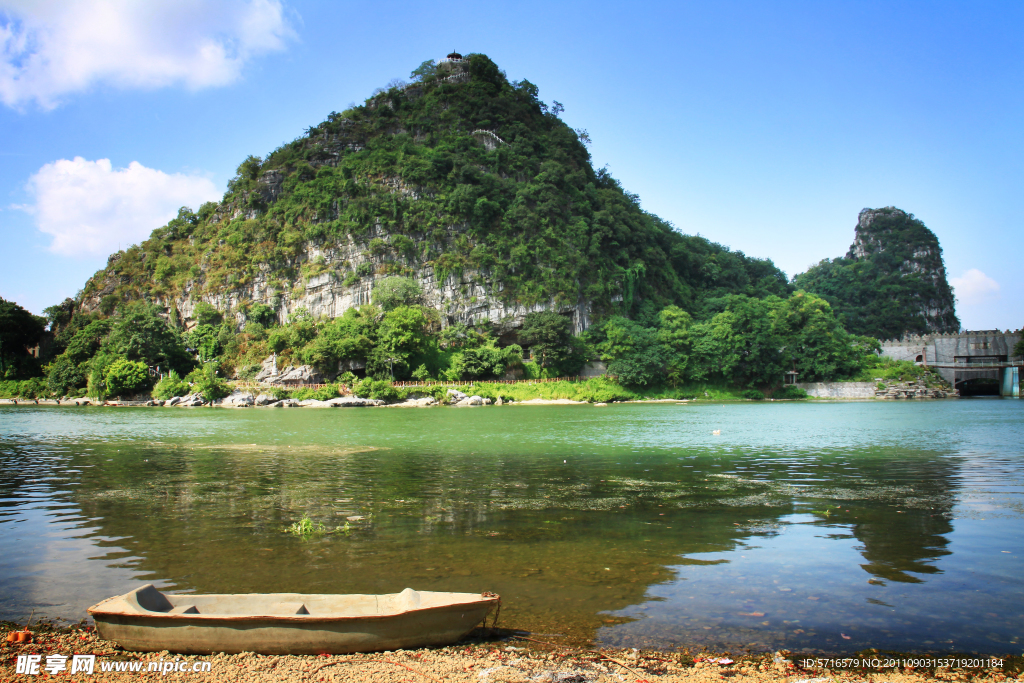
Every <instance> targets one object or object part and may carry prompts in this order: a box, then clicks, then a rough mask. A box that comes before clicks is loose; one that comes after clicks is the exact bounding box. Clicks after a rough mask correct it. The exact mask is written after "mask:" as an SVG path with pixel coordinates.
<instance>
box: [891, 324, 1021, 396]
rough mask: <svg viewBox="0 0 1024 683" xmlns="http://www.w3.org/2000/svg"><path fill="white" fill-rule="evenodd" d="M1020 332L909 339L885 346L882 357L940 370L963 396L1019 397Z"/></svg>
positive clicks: (976, 331)
mask: <svg viewBox="0 0 1024 683" xmlns="http://www.w3.org/2000/svg"><path fill="white" fill-rule="evenodd" d="M1020 338H1021V331H1020V330H1017V331H1015V332H1011V331H1009V330H1007V331H1006V332H1000V331H999V330H972V331H966V332H960V333H958V334H924V335H908V336H906V337H904V338H903V339H890V340H886V341H883V342H882V355H883V356H885V357H887V358H892V359H894V360H907V361H911V362H914V363H918V364H919V365H926V366H928V367H932V368H935V369H936V370H938V372H939V374H940V375H942V378H943V379H945V380H946V381H947V382H949V383H950V384H952V385H953V387H954V388H955V389H956V390H957V392H958V393H959V394H960V395H961V396H1018V397H1019V396H1020V369H1021V367H1022V366H1024V361H1022V359H1021V358H1020V357H1015V356H1012V355H1011V354H1012V353H1013V347H1014V346H1016V344H1017V342H1018V341H1020Z"/></svg>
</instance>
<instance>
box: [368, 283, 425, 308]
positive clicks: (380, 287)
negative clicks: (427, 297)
mask: <svg viewBox="0 0 1024 683" xmlns="http://www.w3.org/2000/svg"><path fill="white" fill-rule="evenodd" d="M422 295H423V290H422V289H420V286H419V285H418V284H417V283H416V281H415V280H413V279H412V278H411V277H398V276H394V275H393V276H390V277H386V278H384V279H382V280H380V281H378V282H377V283H376V284H375V285H374V286H373V292H372V294H371V297H372V299H373V303H374V304H375V305H377V306H380V307H381V308H383V309H384V310H385V311H390V310H392V309H394V308H398V307H399V306H411V305H413V304H416V303H418V302H419V299H420V297H421V296H422Z"/></svg>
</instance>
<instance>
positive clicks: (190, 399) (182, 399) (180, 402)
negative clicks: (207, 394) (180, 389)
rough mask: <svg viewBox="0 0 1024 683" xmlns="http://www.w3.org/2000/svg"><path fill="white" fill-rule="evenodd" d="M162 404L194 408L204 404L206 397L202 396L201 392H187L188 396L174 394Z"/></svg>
mask: <svg viewBox="0 0 1024 683" xmlns="http://www.w3.org/2000/svg"><path fill="white" fill-rule="evenodd" d="M164 405H167V406H177V407H178V408H195V407H197V406H205V405H206V399H205V398H203V395H202V394H189V395H188V396H175V397H174V398H172V399H170V400H169V401H167V403H165V404H164Z"/></svg>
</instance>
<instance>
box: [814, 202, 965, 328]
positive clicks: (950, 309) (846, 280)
mask: <svg viewBox="0 0 1024 683" xmlns="http://www.w3.org/2000/svg"><path fill="white" fill-rule="evenodd" d="M794 283H795V285H796V286H797V287H798V288H799V289H804V290H806V291H808V292H811V293H814V294H817V295H819V296H821V297H824V298H825V299H826V300H828V302H829V303H830V304H831V305H832V307H833V309H834V310H835V311H836V313H838V314H841V315H842V316H843V317H845V319H846V320H845V323H846V327H847V329H848V330H849V331H850V332H853V333H855V334H864V335H870V336H873V337H876V338H879V339H885V338H894V337H901V336H903V335H905V334H908V333H909V334H926V333H949V332H957V331H959V329H960V321H959V319H958V318H957V316H956V310H955V299H954V297H953V290H952V289H951V288H950V286H949V282H948V281H947V279H946V269H945V265H944V264H943V259H942V248H941V247H940V246H939V240H938V238H937V237H936V236H935V233H933V232H932V231H931V230H929V229H928V228H927V227H926V226H925V224H924V223H923V222H921V221H920V220H918V219H917V218H915V217H914V215H913V214H908V213H906V212H905V211H901V210H900V209H897V208H895V207H892V206H887V207H885V208H882V209H864V210H863V211H861V212H860V214H859V215H858V217H857V227H856V228H855V231H854V239H853V244H852V245H851V246H850V250H849V251H848V252H847V254H846V256H845V257H841V258H837V259H835V260H829V259H825V260H824V261H822V262H821V263H819V264H817V265H815V266H813V267H811V268H810V269H809V270H808V271H807V272H805V273H801V274H799V275H797V276H796V278H795V281H794Z"/></svg>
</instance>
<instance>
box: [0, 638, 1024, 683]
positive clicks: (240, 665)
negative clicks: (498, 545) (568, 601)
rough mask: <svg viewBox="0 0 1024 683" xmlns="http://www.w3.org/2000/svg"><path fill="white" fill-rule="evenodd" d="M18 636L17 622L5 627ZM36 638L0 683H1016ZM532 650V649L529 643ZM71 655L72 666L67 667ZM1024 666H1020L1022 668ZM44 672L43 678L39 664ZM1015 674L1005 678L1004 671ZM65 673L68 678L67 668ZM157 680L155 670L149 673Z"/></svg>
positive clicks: (2, 656) (633, 660)
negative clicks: (58, 677) (77, 666)
mask: <svg viewBox="0 0 1024 683" xmlns="http://www.w3.org/2000/svg"><path fill="white" fill-rule="evenodd" d="M5 626H7V627H8V628H7V629H5V630H4V634H6V633H7V631H9V630H13V629H14V628H15V626H14V625H13V624H5ZM33 636H34V637H33V642H32V643H25V644H17V643H15V644H12V643H6V642H4V641H3V639H0V661H2V662H3V664H2V668H0V681H15V680H25V676H24V675H22V674H16V673H15V663H16V660H17V655H19V654H40V655H42V656H43V660H42V663H43V664H45V662H46V655H49V654H63V655H71V654H72V653H76V654H95V655H97V656H96V667H95V671H94V673H93V675H91V676H86V677H84V679H83V680H89V681H138V680H139V675H140V673H136V672H127V671H126V672H103V671H101V662H111V661H118V662H138V661H141V662H142V668H143V671H145V670H147V669H148V668H149V664H150V663H151V662H161V663H166V662H180V663H182V664H181V665H179V666H178V670H176V671H174V673H173V677H174V680H175V681H204V682H209V681H217V680H232V681H241V682H246V681H253V682H256V681H271V680H272V681H295V682H296V683H298V682H300V681H372V682H374V683H378V682H379V683H385V682H388V683H390V682H392V681H393V682H394V683H399V682H400V681H401V682H408V681H421V682H422V683H426V682H427V681H435V682H436V681H453V682H460V683H481V682H482V681H485V682H491V681H493V682H506V683H538V682H541V683H623V682H624V681H625V682H628V683H637V682H639V681H646V682H647V683H655V682H659V683H660V682H664V683H677V682H678V683H683V682H685V683H712V682H720V681H722V680H723V678H728V679H729V680H730V681H731V682H735V683H776V682H777V683H800V682H801V681H807V682H808V683H809V682H810V681H815V683H842V682H845V681H850V682H851V683H852V682H853V681H872V682H881V681H885V682H886V683H923V682H924V681H935V680H941V681H962V680H967V678H968V677H969V678H970V679H972V681H977V682H979V683H982V682H987V681H1005V680H1007V679H1008V678H1010V679H1015V680H1019V679H1020V678H1021V676H1016V675H1014V672H1013V671H1012V670H1004V669H976V670H953V671H944V670H936V671H935V672H934V673H933V674H932V673H929V672H917V671H907V670H891V669H890V670H887V671H879V672H877V673H875V672H872V673H867V674H865V673H863V672H860V671H839V670H831V671H830V670H823V669H814V670H809V669H808V670H804V669H799V668H797V667H795V666H793V665H792V664H790V663H789V662H788V660H781V661H785V662H786V663H785V664H783V663H778V661H779V660H775V659H773V656H772V655H770V654H766V655H759V656H748V657H736V658H735V661H732V659H725V660H724V661H725V662H729V663H728V664H723V663H720V662H719V661H718V660H719V659H720V656H718V655H716V656H714V657H712V656H711V655H709V654H707V653H700V654H698V655H696V656H691V655H690V654H689V653H685V652H682V653H681V652H660V651H647V650H644V651H638V650H582V649H573V648H567V647H560V646H558V645H557V644H553V643H549V642H543V643H539V642H537V641H538V640H540V638H537V637H534V638H531V639H530V640H527V639H525V638H520V637H517V636H514V635H513V636H504V637H502V638H498V639H495V640H492V641H486V640H485V641H466V642H463V643H459V644H456V645H451V646H448V647H442V648H423V649H419V650H397V651H394V652H369V653H362V654H352V655H319V656H312V655H259V654H254V653H251V652H245V653H242V654H235V655H226V654H215V655H176V654H172V653H169V652H166V651H164V652H138V653H136V652H125V651H123V650H121V649H120V648H119V647H118V646H117V645H116V644H115V643H113V642H110V641H105V640H101V639H99V638H98V636H97V634H96V632H95V630H93V629H92V628H87V629H81V628H79V627H77V626H73V627H71V628H56V629H55V628H52V627H49V628H47V627H44V628H43V629H40V630H38V631H36V632H35V633H33ZM526 646H528V647H526ZM70 661H71V660H70V657H69V659H68V662H69V663H70ZM197 662H198V663H202V662H209V664H210V671H209V672H207V673H203V672H193V671H191V668H192V665H193V664H195V663H197ZM1017 664H1018V665H1019V662H1017ZM40 672H41V673H43V668H42V666H41V667H40ZM1007 674H1009V676H1008V675H1007ZM62 675H67V672H62ZM149 675H151V676H152V675H155V674H149ZM69 680H70V679H69Z"/></svg>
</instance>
